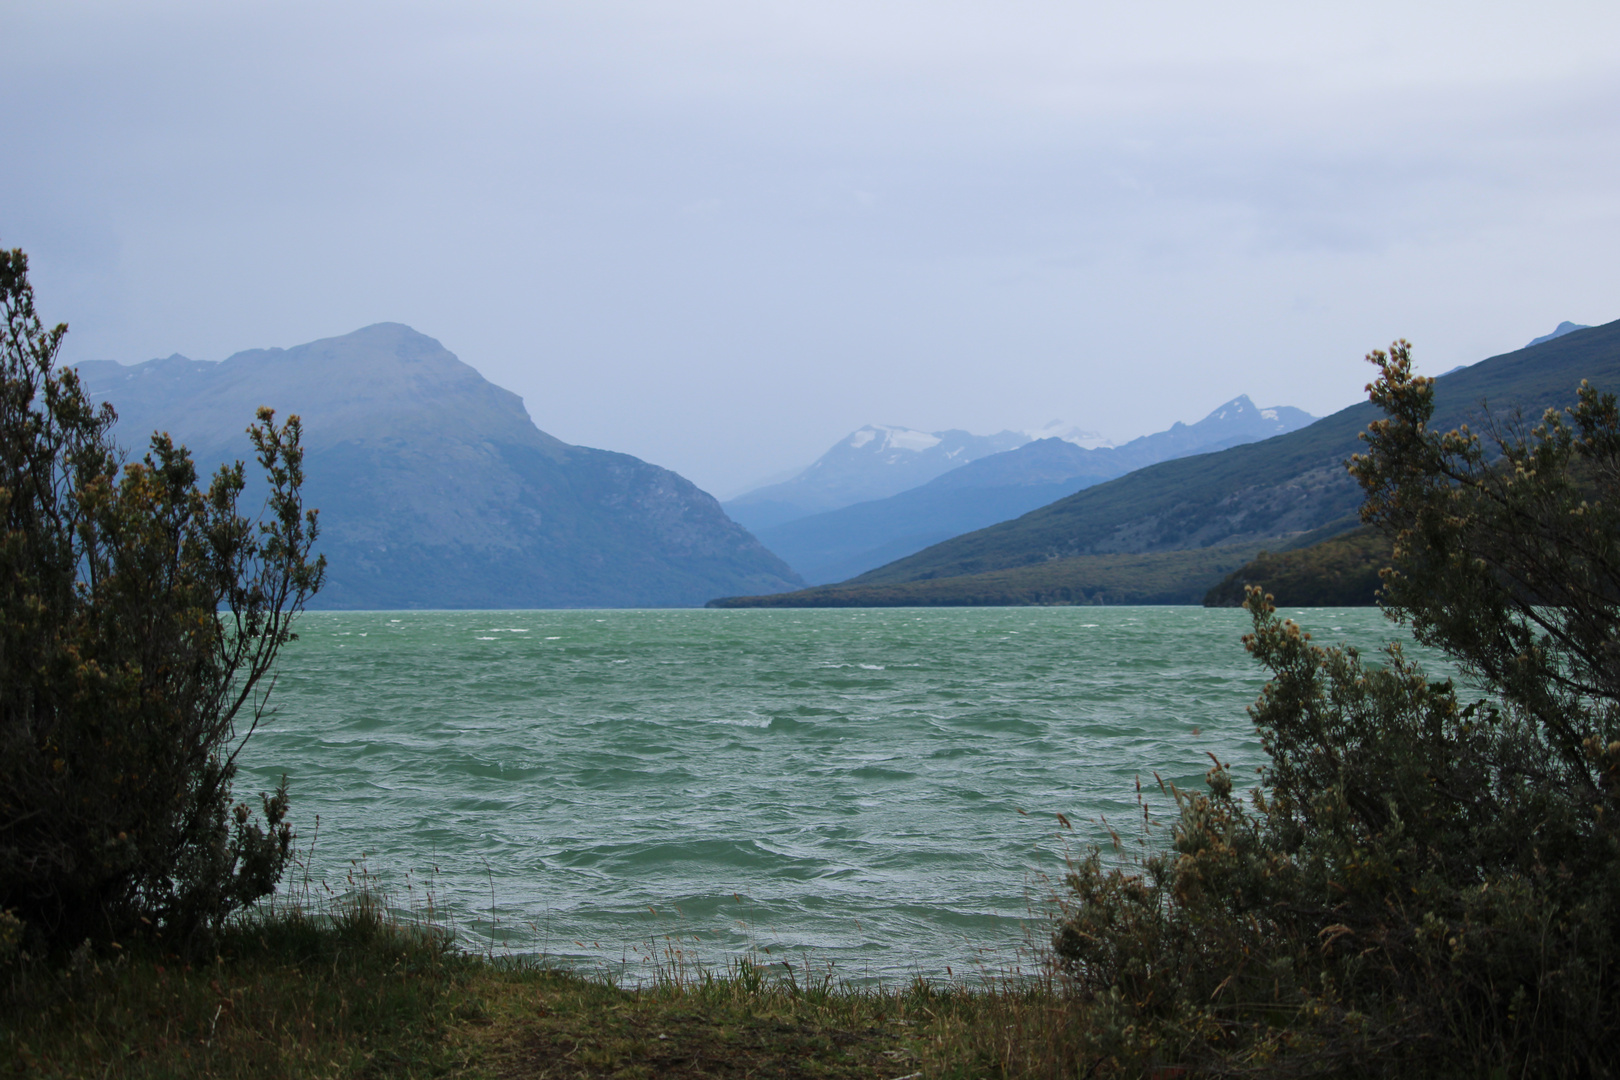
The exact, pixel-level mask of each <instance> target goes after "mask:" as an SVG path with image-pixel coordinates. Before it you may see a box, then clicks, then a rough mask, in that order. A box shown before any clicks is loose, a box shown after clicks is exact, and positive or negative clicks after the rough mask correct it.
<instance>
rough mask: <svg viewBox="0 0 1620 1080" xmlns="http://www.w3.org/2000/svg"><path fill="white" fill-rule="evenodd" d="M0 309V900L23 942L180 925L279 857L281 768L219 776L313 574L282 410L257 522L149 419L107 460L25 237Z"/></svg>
mask: <svg viewBox="0 0 1620 1080" xmlns="http://www.w3.org/2000/svg"><path fill="white" fill-rule="evenodd" d="M0 310H3V314H4V319H5V326H4V331H3V337H0V910H10V911H11V912H13V914H14V917H15V918H18V919H20V920H22V922H23V923H24V924H25V933H26V935H27V940H31V941H33V942H35V943H36V944H38V945H45V946H60V945H64V944H67V945H71V944H76V943H78V942H80V941H82V940H84V939H85V938H96V939H106V938H112V937H118V936H125V935H131V934H137V933H143V932H147V933H154V934H160V935H162V936H164V937H165V939H166V940H167V941H169V942H171V943H174V944H177V945H178V944H185V943H188V942H190V941H192V940H193V939H195V937H196V936H197V935H198V934H199V933H204V932H206V931H207V930H209V929H210V928H212V927H214V926H217V925H218V923H219V922H220V920H221V919H223V918H224V917H225V916H226V915H228V914H229V913H230V912H231V911H233V910H236V909H238V908H240V907H241V906H242V905H244V904H246V903H249V902H251V901H252V900H254V899H256V898H258V897H260V896H263V895H264V894H266V893H267V892H268V891H270V890H271V889H272V888H273V887H274V885H275V882H276V881H277V880H278V879H279V877H280V875H281V872H282V868H283V866H284V864H285V862H286V859H287V851H288V844H289V840H290V836H291V833H290V829H289V827H288V825H287V822H286V820H285V818H286V811H287V794H286V787H285V783H283V785H282V787H281V789H280V790H278V791H276V792H275V793H273V794H270V795H266V796H263V797H261V800H260V815H259V816H256V815H255V814H254V812H253V810H252V808H250V807H249V806H248V805H247V804H246V803H239V804H233V803H232V799H231V781H232V778H233V777H234V775H235V772H236V755H237V753H238V752H239V751H240V749H241V745H242V740H244V739H245V738H246V737H247V736H248V735H249V734H251V732H252V729H253V726H254V724H255V723H256V722H257V721H258V719H259V716H260V715H261V712H262V710H263V709H264V706H265V698H266V695H267V694H268V691H269V685H270V682H269V680H268V679H267V675H268V673H269V672H270V670H271V667H272V665H273V663H274V661H275V658H276V654H277V652H278V650H279V649H280V647H281V646H282V645H283V644H284V643H286V642H287V641H289V640H291V639H292V636H293V635H292V632H291V620H292V618H293V616H294V614H296V613H297V612H298V611H299V610H300V609H301V608H302V606H303V603H304V601H305V600H306V599H307V598H308V597H309V596H310V595H311V594H313V593H314V592H315V591H316V590H317V589H318V588H319V587H320V584H321V581H322V577H323V575H324V567H325V562H324V560H322V559H316V560H314V561H313V562H312V561H311V560H310V554H311V545H312V544H313V543H314V541H315V537H316V533H317V528H316V516H315V512H314V511H309V512H307V513H306V512H305V511H304V510H303V508H302V505H301V502H300V497H299V490H300V486H301V484H302V481H303V474H302V450H301V448H300V445H299V433H300V430H299V423H298V418H297V417H290V418H289V419H288V420H287V422H286V423H285V424H284V425H282V426H279V427H278V426H277V425H276V424H275V422H274V415H273V413H271V411H270V410H268V409H261V410H259V414H258V418H259V422H258V423H257V424H255V425H254V426H253V427H252V428H251V429H250V432H251V435H252V439H253V444H254V448H255V450H256V452H257V457H258V460H259V463H260V465H261V466H262V467H263V469H264V471H265V475H266V479H267V482H268V497H267V500H266V503H265V509H264V512H263V513H262V515H261V519H260V520H259V521H257V522H255V521H252V520H249V519H248V518H246V517H244V516H242V515H241V514H239V513H238V511H237V504H238V501H239V500H240V498H241V496H242V492H243V489H244V487H245V483H246V481H245V475H244V470H243V467H242V464H241V463H240V462H238V463H236V464H235V465H232V466H227V467H223V468H221V469H220V470H219V472H218V473H217V474H216V475H215V476H214V477H213V479H212V481H211V482H210V483H209V485H208V487H207V488H206V489H201V488H199V487H198V486H197V473H196V469H195V467H194V465H193V464H192V461H191V459H190V457H189V455H188V454H187V452H186V450H185V448H184V447H175V446H174V445H173V443H172V442H171V441H170V440H169V438H168V437H167V436H165V435H154V436H153V438H152V440H151V448H150V450H149V451H148V452H147V454H146V455H145V456H144V458H143V459H142V460H140V461H139V462H135V463H131V464H128V465H124V464H123V463H122V458H121V455H120V454H119V452H118V451H117V449H116V447H115V446H114V445H113V443H112V441H111V438H110V436H109V428H110V427H111V426H112V424H113V422H114V420H115V419H116V414H115V412H114V411H113V409H112V408H111V406H109V405H103V406H102V407H101V408H100V409H96V408H94V407H93V406H92V404H91V402H90V401H89V399H88V398H87V397H86V395H85V393H84V390H83V388H82V387H81V386H80V385H79V382H78V379H77V377H76V376H75V374H74V372H73V371H72V370H71V369H63V370H60V371H56V370H53V367H54V365H55V362H56V357H57V353H58V351H59V349H60V347H61V343H62V338H63V335H64V334H65V333H66V330H67V328H66V326H57V327H56V328H55V329H53V330H49V331H47V330H46V329H45V328H44V326H43V324H42V323H41V321H40V319H39V317H38V315H37V314H36V312H35V309H34V297H33V290H32V288H31V287H30V285H29V283H28V277H27V259H26V257H25V256H24V255H23V253H22V252H21V251H9V252H7V251H0ZM260 817H262V820H261V819H260Z"/></svg>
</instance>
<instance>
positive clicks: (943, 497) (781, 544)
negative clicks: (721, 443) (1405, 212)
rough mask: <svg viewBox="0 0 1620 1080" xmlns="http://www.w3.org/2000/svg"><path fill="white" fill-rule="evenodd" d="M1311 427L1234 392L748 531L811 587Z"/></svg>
mask: <svg viewBox="0 0 1620 1080" xmlns="http://www.w3.org/2000/svg"><path fill="white" fill-rule="evenodd" d="M1313 420H1315V417H1313V416H1311V415H1310V414H1309V413H1307V412H1304V411H1303V410H1301V409H1295V408H1291V407H1289V406H1276V407H1273V408H1268V409H1260V408H1256V407H1255V405H1254V403H1253V402H1252V401H1250V400H1249V398H1248V396H1247V395H1242V396H1239V397H1236V398H1233V399H1232V400H1231V401H1228V402H1226V403H1225V404H1224V405H1221V406H1220V407H1219V408H1217V409H1215V410H1213V411H1212V412H1211V413H1210V414H1209V415H1208V416H1206V417H1204V418H1203V419H1202V420H1200V421H1198V422H1197V423H1194V424H1183V423H1179V422H1178V423H1176V424H1174V425H1173V426H1172V427H1170V428H1169V429H1168V430H1166V431H1160V432H1157V433H1155V434H1152V435H1144V436H1142V437H1141V438H1139V439H1133V440H1131V441H1130V442H1128V443H1125V444H1124V445H1122V446H1112V447H1109V446H1104V447H1095V448H1089V449H1088V448H1085V447H1082V446H1078V445H1076V444H1075V443H1073V442H1070V441H1067V440H1065V439H1061V438H1045V439H1037V440H1035V441H1033V442H1026V443H1024V444H1023V445H1021V446H1019V447H1017V448H1015V449H1010V450H1004V451H1002V452H1000V453H993V454H989V455H986V456H981V457H978V458H976V459H974V460H972V461H970V462H968V463H967V464H963V465H960V466H958V467H956V468H953V469H950V470H949V471H947V472H944V473H942V474H941V475H939V476H936V477H935V478H934V479H932V480H929V481H928V482H927V483H924V484H921V485H919V486H917V487H914V488H912V489H911V490H909V491H903V492H900V493H899V494H896V495H891V496H889V497H888V498H884V499H875V500H872V501H868V502H861V503H856V504H855V505H852V506H845V507H841V508H839V509H835V510H831V511H827V512H824V513H820V514H812V515H808V516H805V517H801V518H798V519H795V520H791V521H786V522H783V523H780V524H776V525H765V526H756V527H754V533H755V535H756V536H758V537H759V539H760V541H761V542H762V543H764V544H765V546H766V547H768V548H770V549H771V550H772V551H774V552H775V553H776V554H778V555H780V556H781V557H782V558H783V559H784V560H786V561H787V563H788V565H790V566H792V567H793V568H794V569H795V570H797V571H798V572H799V574H800V575H801V576H802V577H803V578H804V579H805V580H806V581H808V582H810V583H811V584H812V585H819V584H823V583H827V582H833V581H842V580H844V579H846V578H851V577H855V576H856V575H859V574H862V573H865V572H866V571H868V570H872V569H874V568H876V567H879V566H883V565H884V564H886V563H889V562H891V561H893V560H895V559H899V558H903V557H904V556H907V555H910V554H912V553H913V552H917V551H921V550H922V549H924V548H926V547H929V546H930V545H933V544H936V543H939V542H940V541H942V540H946V539H948V538H950V537H953V536H958V535H961V534H962V533H966V532H971V531H973V530H975V529H981V528H983V527H985V526H987V525H992V524H994V523H996V522H998V521H1006V520H1008V519H1010V518H1015V517H1018V516H1019V515H1021V514H1024V513H1027V512H1028V511H1030V510H1033V509H1035V508H1037V507H1040V506H1045V505H1046V504H1047V503H1050V502H1053V501H1055V500H1057V499H1061V498H1063V497H1064V496H1066V495H1072V494H1073V493H1075V492H1076V491H1079V490H1081V489H1083V488H1086V487H1090V486H1091V485H1093V484H1097V483H1101V482H1102V481H1104V480H1110V479H1113V478H1114V477H1117V476H1123V475H1124V474H1126V473H1128V472H1130V471H1132V470H1133V469H1139V468H1142V467H1144V466H1146V465H1152V464H1154V463H1156V462H1160V461H1166V460H1170V459H1172V458H1177V457H1185V456H1187V455H1189V454H1203V453H1209V452H1211V451H1215V450H1221V449H1224V448H1226V447H1229V446H1236V445H1239V444H1242V443H1247V442H1254V441H1255V440H1257V439H1264V438H1268V437H1270V436H1273V435H1277V434H1281V433H1283V432H1288V431H1293V430H1296V429H1298V428H1301V427H1304V426H1305V425H1307V424H1309V423H1311V422H1312V421H1313ZM1002 434H1003V435H1007V434H1010V433H1007V432H1003V433H1002ZM727 505H728V508H729V507H730V506H731V505H732V504H727Z"/></svg>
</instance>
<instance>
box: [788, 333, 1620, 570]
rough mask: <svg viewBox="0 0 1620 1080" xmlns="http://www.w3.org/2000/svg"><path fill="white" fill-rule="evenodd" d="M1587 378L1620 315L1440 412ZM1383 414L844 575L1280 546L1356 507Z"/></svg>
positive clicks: (1536, 408)
mask: <svg viewBox="0 0 1620 1080" xmlns="http://www.w3.org/2000/svg"><path fill="white" fill-rule="evenodd" d="M1582 379H1588V380H1590V381H1591V382H1592V383H1594V384H1595V385H1597V386H1599V387H1600V388H1605V389H1613V388H1620V321H1617V322H1612V323H1608V324H1606V325H1604V326H1596V327H1592V328H1591V329H1587V330H1579V331H1576V332H1574V333H1571V334H1566V335H1564V336H1562V337H1559V338H1555V339H1553V340H1551V341H1548V342H1545V343H1543V344H1540V345H1535V346H1531V347H1529V348H1525V349H1519V350H1517V351H1515V352H1511V353H1505V354H1503V355H1501V356H1495V357H1492V358H1490V359H1488V360H1483V361H1481V362H1480V363H1477V364H1474V365H1472V366H1471V367H1467V368H1463V369H1462V370H1460V371H1456V372H1453V373H1452V374H1449V375H1446V376H1444V377H1442V378H1441V379H1440V381H1439V386H1438V388H1437V389H1438V392H1437V395H1436V397H1437V409H1436V413H1435V422H1436V424H1443V425H1445V426H1447V427H1454V426H1456V425H1458V424H1460V423H1464V422H1469V421H1470V420H1472V419H1474V418H1476V416H1477V413H1478V411H1479V406H1480V404H1481V403H1482V402H1486V403H1488V404H1489V405H1490V407H1491V409H1492V410H1493V411H1494V412H1496V413H1498V414H1501V413H1503V412H1504V411H1506V410H1507V409H1509V408H1511V407H1513V406H1518V407H1520V408H1522V409H1523V410H1524V411H1525V413H1526V414H1528V415H1531V416H1536V415H1539V414H1540V412H1541V411H1542V410H1543V409H1545V408H1546V407H1547V406H1549V405H1559V406H1562V405H1565V404H1567V403H1569V402H1572V401H1573V400H1574V395H1575V388H1576V387H1577V386H1578V385H1579V383H1580V381H1581V380H1582ZM1378 415H1379V413H1378V411H1377V409H1375V408H1374V407H1373V406H1372V405H1371V404H1368V403H1365V402H1363V403H1361V404H1357V405H1353V406H1351V407H1349V408H1347V409H1343V410H1341V411H1339V412H1337V413H1334V414H1333V415H1332V416H1328V417H1325V418H1323V419H1321V420H1318V421H1317V422H1316V423H1314V424H1312V425H1311V426H1309V427H1307V428H1303V429H1301V430H1299V431H1293V432H1290V433H1288V434H1286V435H1279V436H1277V437H1275V438H1271V439H1267V440H1265V441H1263V442H1258V443H1249V444H1247V445H1244V446H1237V447H1233V448H1232V449H1229V450H1222V451H1220V452H1218V453H1213V454H1203V455H1200V456H1197V457H1191V458H1181V459H1179V460H1175V461H1168V462H1164V463H1162V464H1159V465H1153V466H1150V467H1148V468H1146V469H1140V470H1138V471H1137V472H1134V473H1131V474H1129V475H1128V476H1123V477H1121V478H1119V479H1117V480H1112V481H1109V482H1108V483H1104V484H1099V485H1097V486H1096V487H1092V488H1087V489H1086V490H1084V491H1081V492H1079V493H1078V494H1075V495H1071V496H1069V497H1068V498H1065V499H1060V500H1058V501H1057V502H1055V503H1052V504H1051V505H1049V506H1044V507H1042V508H1040V509H1038V510H1034V511H1031V512H1030V513H1028V514H1025V515H1024V516H1023V517H1020V518H1017V519H1015V520H1013V521H1008V522H1003V523H1001V524H999V525H993V526H991V527H989V528H986V529H980V530H979V531H977V532H973V533H968V534H967V535H965V536H959V537H956V538H954V539H951V540H947V541H945V542H943V543H940V544H936V545H934V546H933V547H931V548H928V549H926V550H924V551H920V552H918V553H917V554H915V555H911V556H908V557H907V558H904V559H900V560H897V561H895V562H892V563H889V564H888V565H886V566H882V567H879V568H878V569H876V570H872V571H869V572H868V573H865V574H862V575H861V576H860V577H857V578H853V579H851V580H850V581H849V582H846V583H845V585H847V586H853V585H863V586H875V585H896V584H901V583H904V582H914V581H929V580H935V579H944V578H962V577H964V576H968V575H975V576H976V575H981V574H984V573H987V572H990V571H996V570H1007V569H1012V568H1016V567H1025V566H1034V565H1037V564H1043V563H1046V562H1048V561H1049V560H1052V559H1060V558H1070V557H1074V556H1082V555H1103V554H1128V553H1148V552H1167V551H1176V550H1188V549H1196V548H1204V547H1211V546H1217V545H1220V546H1225V545H1241V544H1251V545H1253V547H1254V548H1255V549H1258V548H1260V547H1273V546H1276V545H1277V543H1278V541H1279V539H1281V538H1288V537H1292V536H1296V535H1298V534H1300V533H1304V532H1308V531H1311V530H1314V529H1318V528H1321V527H1323V526H1326V525H1328V524H1330V523H1332V522H1334V521H1338V520H1341V519H1348V518H1349V517H1350V515H1352V514H1353V513H1354V512H1355V510H1356V508H1357V507H1358V505H1359V504H1360V501H1361V495H1360V492H1359V490H1358V489H1357V487H1356V485H1355V484H1354V483H1353V482H1352V481H1351V479H1350V478H1349V476H1348V475H1347V474H1346V472H1345V469H1344V462H1345V460H1346V459H1347V458H1348V457H1349V456H1350V455H1351V454H1353V453H1355V452H1356V450H1357V448H1358V447H1359V445H1360V443H1359V440H1358V438H1357V436H1358V435H1359V434H1360V433H1361V432H1362V431H1363V430H1365V428H1366V427H1367V425H1368V424H1369V423H1370V422H1372V421H1373V420H1374V419H1377V417H1378ZM1347 524H1348V522H1347ZM793 595H799V594H793Z"/></svg>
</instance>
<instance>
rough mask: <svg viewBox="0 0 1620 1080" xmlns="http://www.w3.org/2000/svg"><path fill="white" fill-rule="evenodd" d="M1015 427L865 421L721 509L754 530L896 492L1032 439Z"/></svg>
mask: <svg viewBox="0 0 1620 1080" xmlns="http://www.w3.org/2000/svg"><path fill="white" fill-rule="evenodd" d="M1029 440H1030V437H1029V436H1028V435H1026V434H1024V433H1023V432H1019V431H999V432H997V433H996V434H994V435H974V434H972V433H971V432H967V431H958V430H955V429H952V430H950V431H914V430H912V429H911V428H903V427H890V426H888V425H884V424H868V425H867V426H866V427H863V428H861V429H859V430H857V431H852V432H850V434H849V435H848V436H846V437H845V438H843V439H840V440H839V441H838V443H837V444H835V445H834V446H833V448H832V449H831V450H828V451H827V452H826V453H825V454H823V455H821V457H819V458H817V459H816V460H815V461H814V462H812V463H811V464H810V466H809V467H808V468H806V469H805V470H804V471H803V472H801V473H799V474H798V475H797V476H794V477H793V478H792V479H790V480H784V481H782V482H781V483H777V484H770V485H767V486H766V487H762V488H756V489H755V490H753V491H750V492H747V493H746V494H743V495H739V496H737V497H736V498H734V499H730V500H728V501H727V502H726V503H724V506H725V510H726V513H728V514H730V515H731V518H732V520H733V521H736V522H737V523H739V524H740V525H742V526H744V527H745V528H748V529H751V530H753V531H754V532H756V533H757V532H759V531H760V530H761V529H768V528H770V527H771V526H773V525H780V524H782V523H783V522H787V521H793V520H795V519H796V518H802V517H808V516H809V515H811V514H819V513H823V512H825V511H827V510H836V509H838V508H839V507H843V506H849V505H851V504H852V503H859V502H866V501H867V500H870V499H881V498H884V497H886V496H889V495H897V494H899V493H900V492H902V491H905V490H907V489H909V488H914V487H916V486H917V485H919V484H926V483H927V482H928V481H930V480H932V479H934V477H936V476H939V475H941V474H942V473H946V472H949V471H951V470H952V469H958V468H961V467H962V466H963V465H966V464H967V463H968V462H970V461H977V460H978V459H979V458H982V457H985V456H986V455H989V454H995V453H999V452H1001V451H1003V450H1011V449H1013V448H1015V447H1019V446H1022V445H1024V444H1025V443H1027V442H1029Z"/></svg>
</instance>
